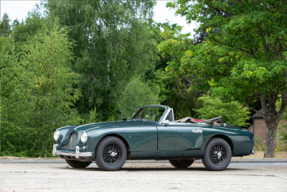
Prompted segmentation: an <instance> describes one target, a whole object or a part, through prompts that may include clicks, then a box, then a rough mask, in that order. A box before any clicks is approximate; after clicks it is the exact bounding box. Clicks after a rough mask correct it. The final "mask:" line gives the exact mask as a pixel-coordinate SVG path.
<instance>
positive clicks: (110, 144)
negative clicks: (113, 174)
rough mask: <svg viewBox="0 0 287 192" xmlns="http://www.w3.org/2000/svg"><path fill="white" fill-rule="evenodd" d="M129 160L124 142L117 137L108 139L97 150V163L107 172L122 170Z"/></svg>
mask: <svg viewBox="0 0 287 192" xmlns="http://www.w3.org/2000/svg"><path fill="white" fill-rule="evenodd" d="M126 159H127V148H126V146H125V144H124V142H123V141H122V140H121V139H119V138H117V137H112V136H111V137H106V138H104V139H103V140H102V141H101V142H100V143H99V145H98V147H97V149H96V163H97V165H98V167H99V168H100V169H102V170H105V171H115V170H118V169H120V168H121V167H122V166H123V165H124V163H125V162H126Z"/></svg>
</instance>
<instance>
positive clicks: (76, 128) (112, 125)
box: [70, 119, 155, 132]
mask: <svg viewBox="0 0 287 192" xmlns="http://www.w3.org/2000/svg"><path fill="white" fill-rule="evenodd" d="M151 124H155V122H152V121H146V120H132V119H131V120H122V121H110V122H101V123H91V124H85V125H77V126H71V127H70V128H73V130H74V131H76V132H82V131H90V130H93V129H105V128H109V129H112V128H121V127H135V126H141V125H151Z"/></svg>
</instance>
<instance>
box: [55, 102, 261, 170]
mask: <svg viewBox="0 0 287 192" xmlns="http://www.w3.org/2000/svg"><path fill="white" fill-rule="evenodd" d="M54 139H55V141H56V144H55V145H54V146H53V151H52V153H53V155H54V156H58V157H60V158H63V159H65V160H66V162H67V163H68V164H69V165H70V166H72V167H74V168H85V167H87V166H89V165H90V164H91V162H92V161H95V162H96V164H97V165H98V167H99V168H100V169H102V170H106V171H114V170H118V169H120V168H121V167H122V166H123V165H124V163H125V161H126V160H127V159H128V160H136V159H155V160H169V162H170V163H171V164H172V165H173V166H174V167H175V168H178V169H185V168H188V167H189V166H190V165H191V164H192V163H193V162H194V160H196V159H202V162H203V164H204V166H205V167H206V168H207V169H209V170H217V171H220V170H224V169H225V168H226V167H227V166H228V165H229V163H230V161H231V157H232V156H245V155H250V154H253V153H254V152H255V150H254V135H253V134H252V133H251V132H249V131H247V130H244V129H240V128H237V127H234V126H230V125H226V124H225V123H223V121H222V119H221V118H220V117H219V118H215V119H211V120H206V121H201V120H200V121H199V120H196V121H193V120H192V118H185V119H181V120H178V121H175V120H174V113H173V109H172V108H170V107H168V106H164V105H148V106H144V107H142V108H140V109H139V110H138V111H137V112H136V113H135V114H134V116H133V117H132V118H131V119H124V120H122V121H112V122H102V123H92V124H86V125H77V126H71V125H69V126H65V127H61V128H59V129H57V130H56V131H55V133H54Z"/></svg>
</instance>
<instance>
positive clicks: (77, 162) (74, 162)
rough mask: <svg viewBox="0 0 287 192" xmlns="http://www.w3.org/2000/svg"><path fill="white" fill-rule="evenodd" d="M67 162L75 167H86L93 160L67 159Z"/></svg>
mask: <svg viewBox="0 0 287 192" xmlns="http://www.w3.org/2000/svg"><path fill="white" fill-rule="evenodd" d="M66 162H67V163H68V164H69V165H70V166H71V167H73V168H86V167H88V166H89V165H90V164H91V163H92V161H89V162H82V161H74V160H66Z"/></svg>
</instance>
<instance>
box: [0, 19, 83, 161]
mask: <svg viewBox="0 0 287 192" xmlns="http://www.w3.org/2000/svg"><path fill="white" fill-rule="evenodd" d="M57 23H58V22H57V21H53V22H51V21H49V20H47V21H46V22H44V23H42V28H41V30H39V31H38V32H37V33H36V34H35V35H34V36H32V37H29V38H28V40H27V42H26V43H24V44H23V45H22V46H23V47H22V51H21V52H20V53H19V51H15V41H14V40H13V39H10V38H9V39H8V40H7V39H5V41H6V42H5V44H3V43H2V42H1V44H0V45H1V46H2V49H1V52H0V54H1V60H0V66H1V72H0V73H1V84H2V86H1V88H2V90H1V105H2V106H1V107H2V108H1V109H2V111H1V125H2V126H1V127H2V134H1V137H2V138H1V140H2V145H3V150H4V151H3V154H4V155H17V156H19V155H20V156H50V155H51V146H52V144H53V142H54V141H53V137H52V135H53V132H54V130H55V129H56V128H58V127H61V126H63V125H67V124H74V123H78V122H79V121H80V119H79V118H78V116H77V111H76V110H75V109H71V108H72V107H73V104H74V102H75V101H76V100H77V99H78V98H79V96H80V92H79V91H78V90H75V89H74V88H73V87H72V83H73V82H74V83H75V82H76V81H77V80H78V79H79V75H78V74H75V73H74V72H72V70H71V69H70V68H69V63H70V62H71V60H72V55H71V51H70V47H71V46H72V44H71V43H70V42H69V41H68V37H67V35H66V33H67V32H66V30H65V29H64V28H62V27H60V26H59V25H58V24H57Z"/></svg>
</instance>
